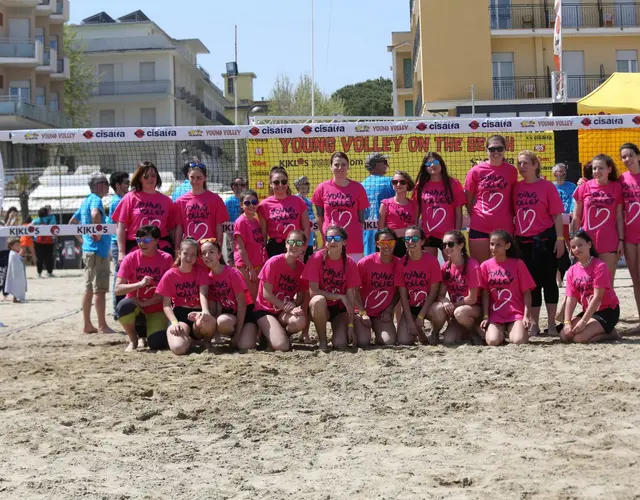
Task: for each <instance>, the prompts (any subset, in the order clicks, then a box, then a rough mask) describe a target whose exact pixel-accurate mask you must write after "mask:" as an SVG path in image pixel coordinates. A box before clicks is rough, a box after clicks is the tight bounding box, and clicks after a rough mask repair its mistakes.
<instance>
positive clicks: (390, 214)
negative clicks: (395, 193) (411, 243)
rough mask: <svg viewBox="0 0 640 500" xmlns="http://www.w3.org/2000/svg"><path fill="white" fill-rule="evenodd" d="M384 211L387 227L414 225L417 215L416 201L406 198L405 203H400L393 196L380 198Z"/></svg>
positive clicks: (397, 227) (401, 227)
mask: <svg viewBox="0 0 640 500" xmlns="http://www.w3.org/2000/svg"><path fill="white" fill-rule="evenodd" d="M382 205H383V206H384V211H385V213H386V220H385V223H386V226H387V227H388V228H389V229H404V228H407V227H409V226H415V224H416V221H417V217H418V202H417V201H416V200H412V199H408V200H407V204H406V205H400V204H398V203H396V202H395V200H394V199H393V198H387V199H386V200H382Z"/></svg>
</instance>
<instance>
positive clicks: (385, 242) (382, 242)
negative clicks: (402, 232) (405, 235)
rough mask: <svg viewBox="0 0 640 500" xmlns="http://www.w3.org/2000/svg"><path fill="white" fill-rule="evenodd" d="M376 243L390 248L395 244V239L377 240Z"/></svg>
mask: <svg viewBox="0 0 640 500" xmlns="http://www.w3.org/2000/svg"><path fill="white" fill-rule="evenodd" d="M377 243H378V246H379V247H386V248H390V247H395V246H396V240H378V242H377Z"/></svg>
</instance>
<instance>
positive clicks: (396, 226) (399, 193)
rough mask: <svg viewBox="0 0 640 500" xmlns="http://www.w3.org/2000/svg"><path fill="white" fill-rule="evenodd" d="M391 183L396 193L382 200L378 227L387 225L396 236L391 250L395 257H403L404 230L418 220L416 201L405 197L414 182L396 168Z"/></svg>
mask: <svg viewBox="0 0 640 500" xmlns="http://www.w3.org/2000/svg"><path fill="white" fill-rule="evenodd" d="M391 185H392V186H393V190H394V191H395V192H396V195H395V196H394V197H393V198H387V199H386V200H382V203H381V204H380V213H379V216H378V229H382V228H385V227H388V228H389V229H392V230H393V232H394V233H395V235H396V236H397V237H398V242H397V243H396V246H395V248H394V251H393V255H395V256H396V257H400V258H402V257H404V256H405V255H406V254H407V247H405V245H404V232H405V230H406V229H407V228H408V227H409V226H415V225H416V223H417V220H418V203H417V202H416V201H415V200H414V199H411V198H407V193H408V192H410V191H413V188H414V183H413V179H412V178H411V176H410V175H409V174H408V173H406V172H403V171H402V170H398V171H397V172H396V173H395V174H393V178H392V179H391Z"/></svg>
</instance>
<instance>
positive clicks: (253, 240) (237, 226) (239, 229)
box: [233, 214, 267, 267]
mask: <svg viewBox="0 0 640 500" xmlns="http://www.w3.org/2000/svg"><path fill="white" fill-rule="evenodd" d="M233 236H234V239H237V237H238V236H240V237H241V238H242V241H243V243H244V249H245V250H246V252H247V255H248V257H249V260H250V261H251V265H252V266H254V267H257V266H262V265H264V263H265V262H266V261H267V250H266V248H265V243H264V236H262V229H261V228H260V223H259V222H258V219H257V218H256V217H252V218H251V219H249V218H248V217H247V216H246V215H244V214H242V215H241V216H240V217H238V218H237V219H236V221H235V222H234V224H233ZM233 261H234V262H235V264H236V267H247V266H248V265H249V264H248V263H247V262H244V261H243V260H242V257H241V256H240V252H238V242H237V241H236V243H235V251H234V252H233Z"/></svg>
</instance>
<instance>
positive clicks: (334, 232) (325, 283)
mask: <svg viewBox="0 0 640 500" xmlns="http://www.w3.org/2000/svg"><path fill="white" fill-rule="evenodd" d="M324 241H325V249H324V251H322V252H316V253H315V254H313V255H312V256H311V258H310V259H309V260H308V261H307V265H306V267H305V269H304V273H302V277H303V279H305V280H306V281H308V282H309V290H310V291H311V301H310V302H309V307H310V310H311V319H312V320H313V324H314V325H315V327H316V332H317V333H318V343H319V345H320V349H326V348H327V322H329V321H330V322H331V330H332V331H333V337H332V339H331V343H332V344H333V347H335V348H345V347H347V346H348V345H349V344H352V345H358V346H360V347H368V346H369V344H370V342H371V332H370V331H369V336H368V338H364V337H363V338H357V336H356V334H355V329H354V324H353V322H354V315H355V310H356V309H357V310H358V311H361V313H362V314H363V319H364V318H366V319H369V317H368V315H367V314H366V312H365V310H364V307H363V305H362V304H361V303H360V294H359V293H358V291H359V288H360V274H359V273H358V267H357V265H356V263H355V262H354V260H353V259H352V258H351V257H349V256H348V255H347V250H346V245H347V232H346V231H345V230H344V229H343V228H341V227H339V226H329V227H328V228H327V231H326V233H324Z"/></svg>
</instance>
